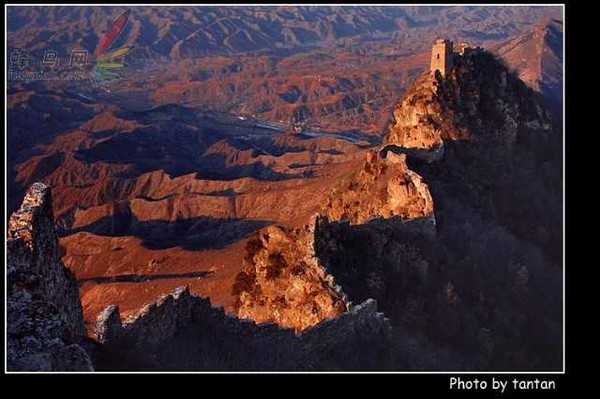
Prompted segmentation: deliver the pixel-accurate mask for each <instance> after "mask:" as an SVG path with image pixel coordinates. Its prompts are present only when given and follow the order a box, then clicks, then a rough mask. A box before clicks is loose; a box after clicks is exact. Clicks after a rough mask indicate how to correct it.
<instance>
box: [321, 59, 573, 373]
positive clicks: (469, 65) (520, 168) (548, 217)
mask: <svg viewBox="0 0 600 399" xmlns="http://www.w3.org/2000/svg"><path fill="white" fill-rule="evenodd" d="M394 115H395V119H394V120H393V121H392V123H391V124H390V126H389V128H388V129H387V131H386V137H385V140H384V143H383V146H382V149H381V151H380V152H379V156H380V158H383V157H388V156H390V155H392V156H402V157H404V156H406V163H407V167H408V168H410V169H411V170H412V171H414V172H413V173H418V175H419V176H422V179H423V181H424V182H426V184H427V187H428V190H429V192H430V195H431V198H432V203H433V204H434V209H433V210H434V211H435V222H436V223H435V229H434V231H435V235H432V234H427V230H423V229H419V228H416V229H409V228H407V227H410V226H412V225H413V224H414V223H415V222H419V221H420V219H419V218H417V219H413V220H410V221H409V222H408V223H403V224H401V225H399V224H397V223H393V219H384V220H383V221H382V222H379V223H375V222H374V221H368V222H366V223H363V224H352V223H343V222H339V221H337V220H329V219H327V218H321V219H320V220H319V223H318V224H317V229H316V233H315V253H316V256H317V257H318V259H319V261H320V263H321V265H322V267H324V268H325V269H326V270H327V272H328V273H330V274H331V275H333V276H334V277H335V279H336V281H337V283H338V284H340V285H341V286H342V287H344V292H345V293H346V294H347V295H348V297H350V298H352V299H353V300H355V301H361V300H364V299H366V298H374V299H376V300H377V302H378V304H379V306H380V308H381V309H382V310H383V312H384V313H385V314H386V316H387V317H389V318H390V321H391V323H392V325H393V326H394V331H395V333H396V334H399V333H400V332H402V333H404V332H408V334H409V335H410V334H413V335H412V336H413V337H417V339H418V340H424V341H426V342H428V344H427V345H426V346H429V347H433V348H437V349H434V353H438V354H439V353H443V352H444V351H445V350H450V351H453V352H454V355H453V356H452V360H451V361H450V362H449V363H447V366H448V367H447V369H452V368H455V367H458V368H461V369H479V370H481V369H494V370H498V369H530V370H536V369H538V370H539V369H545V370H548V369H559V368H560V367H561V360H562V359H561V348H560V345H558V344H559V343H560V342H561V335H562V332H561V326H562V319H561V313H560V309H561V307H562V302H561V299H560V295H558V293H560V292H561V284H562V277H561V260H562V252H561V248H562V245H561V241H562V232H561V218H560V215H561V214H562V200H561V190H562V181H561V177H562V175H561V170H562V161H561V151H562V146H561V134H560V131H559V129H558V128H556V127H555V126H553V125H552V123H551V119H550V116H549V113H548V111H547V110H546V108H545V107H544V104H543V101H542V99H541V96H540V95H539V93H536V92H534V91H533V90H532V89H531V88H529V87H527V86H526V85H525V84H524V83H523V82H522V81H521V80H520V79H519V78H518V77H517V76H516V75H515V74H513V73H511V72H510V71H509V70H508V69H507V68H506V66H505V65H504V64H503V63H502V62H501V61H500V60H498V59H496V58H495V57H494V56H493V55H492V54H490V53H488V52H487V51H485V50H482V49H470V50H468V51H466V52H465V54H464V55H458V54H456V55H455V60H454V67H453V68H452V69H451V70H450V71H448V72H447V74H446V76H445V77H444V76H441V75H440V74H439V73H438V74H437V75H432V74H429V73H427V74H424V75H423V76H421V77H420V78H419V79H417V80H416V81H415V84H414V86H413V87H412V88H411V89H410V90H409V91H408V92H407V93H406V96H405V97H404V98H403V99H401V100H400V102H399V103H398V104H397V106H396V109H395V111H394ZM442 149H443V151H442ZM396 154H400V155H396ZM342 195H343V194H341V195H338V197H340V196H342ZM352 209H356V208H352ZM549 292H554V293H557V295H552V296H549V295H548V293H549ZM396 337H397V336H396ZM421 342H423V341H421ZM423 350H424V349H423V347H421V348H420V349H419V351H418V352H419V353H423ZM403 360H404V359H402V358H401V357H397V358H395V361H396V362H397V364H401V363H402V362H403Z"/></svg>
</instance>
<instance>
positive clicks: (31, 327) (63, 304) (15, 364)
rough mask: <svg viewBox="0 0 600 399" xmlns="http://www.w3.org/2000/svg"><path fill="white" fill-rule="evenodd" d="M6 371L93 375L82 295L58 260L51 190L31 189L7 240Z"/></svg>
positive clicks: (12, 221) (11, 223)
mask: <svg viewBox="0 0 600 399" xmlns="http://www.w3.org/2000/svg"><path fill="white" fill-rule="evenodd" d="M7 252H8V253H7V258H8V262H7V265H6V268H7V271H6V272H7V281H8V287H7V292H8V298H7V315H8V316H7V317H8V319H7V326H8V332H7V335H8V340H7V349H8V360H7V363H8V369H9V370H12V371H21V370H29V371H32V370H35V371H58V370H70V371H92V370H93V366H92V363H91V361H90V359H89V357H88V355H87V354H86V352H85V350H84V349H83V348H82V347H81V346H80V345H79V344H78V343H79V342H80V341H81V340H82V339H83V337H84V335H85V329H84V322H83V314H82V310H81V303H80V301H79V290H78V287H77V282H76V281H75V278H74V277H73V274H72V273H71V272H70V271H69V270H68V269H67V268H66V267H65V266H64V265H63V263H62V262H61V261H60V258H59V253H58V241H57V236H56V232H55V231H54V221H53V218H52V197H51V194H50V188H49V187H47V186H46V185H44V184H42V183H36V184H33V185H32V186H31V188H30V189H29V191H28V192H27V194H26V195H25V199H24V200H23V204H22V205H21V207H20V209H19V210H18V211H17V212H15V213H13V214H12V216H11V217H10V220H9V224H8V236H7Z"/></svg>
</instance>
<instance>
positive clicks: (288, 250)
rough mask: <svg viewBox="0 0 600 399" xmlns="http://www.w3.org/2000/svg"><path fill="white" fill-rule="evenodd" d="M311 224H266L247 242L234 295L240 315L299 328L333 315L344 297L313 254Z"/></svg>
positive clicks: (340, 309) (343, 306)
mask: <svg viewBox="0 0 600 399" xmlns="http://www.w3.org/2000/svg"><path fill="white" fill-rule="evenodd" d="M313 240H314V228H313V227H311V225H309V226H307V227H305V228H301V229H296V230H286V229H283V228H280V227H276V226H271V227H268V228H266V229H264V230H262V231H261V232H259V233H258V234H256V235H255V236H254V237H253V238H251V239H250V240H249V241H248V244H247V247H246V258H245V260H244V263H245V264H244V268H243V270H242V272H241V273H240V274H239V275H238V277H237V279H236V284H235V286H234V288H233V289H234V294H237V295H239V297H238V303H237V309H238V316H239V317H241V318H249V319H253V320H255V321H257V322H275V323H277V324H279V325H280V326H284V327H288V328H294V329H296V330H304V329H306V328H308V327H311V326H313V325H315V324H317V323H319V322H320V321H322V320H324V319H331V318H335V317H337V316H339V315H340V314H341V313H342V312H344V311H345V309H346V301H345V298H344V295H343V294H342V293H341V290H340V288H339V287H335V285H334V281H333V277H332V276H330V275H328V274H327V273H326V272H325V270H324V269H323V268H322V267H321V265H320V264H319V262H318V260H317V259H316V257H315V255H314V249H313V248H314V244H313Z"/></svg>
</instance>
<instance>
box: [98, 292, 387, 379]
mask: <svg viewBox="0 0 600 399" xmlns="http://www.w3.org/2000/svg"><path fill="white" fill-rule="evenodd" d="M97 331H98V339H99V340H100V341H101V342H102V344H103V351H104V353H103V354H102V356H101V359H102V360H101V361H100V362H99V364H98V367H99V368H100V369H103V368H104V367H109V368H114V367H118V368H120V369H125V370H127V369H134V370H153V369H160V370H362V369H385V368H386V367H389V366H390V357H389V347H388V346H389V339H390V333H391V328H390V325H389V321H388V320H387V319H386V318H385V317H384V316H383V314H382V313H378V312H377V304H376V302H375V301H374V300H368V301H365V302H364V303H362V304H361V305H359V306H355V307H354V308H352V310H349V311H347V312H344V313H342V314H341V315H339V317H336V318H333V319H329V320H326V321H323V322H321V323H319V324H317V325H316V326H313V327H311V328H308V329H307V330H305V331H304V332H302V333H300V334H296V333H295V332H294V331H293V330H291V329H285V328H281V327H279V326H277V325H275V324H257V323H255V322H254V321H251V320H243V319H238V318H236V317H233V316H229V315H227V314H226V313H225V312H224V311H223V309H222V308H218V307H213V306H212V305H211V303H210V301H209V300H208V299H206V298H202V297H198V296H194V295H191V294H190V292H189V290H188V289H187V288H183V287H182V288H178V289H177V290H175V291H174V292H173V293H171V294H169V295H166V296H164V297H162V298H161V299H160V300H159V301H157V302H156V303H153V304H150V305H148V306H146V307H145V308H143V309H142V310H141V311H140V312H139V313H138V314H137V315H134V316H132V317H130V318H128V319H127V320H124V321H122V322H121V320H120V317H119V313H118V308H116V307H109V308H107V309H106V311H105V312H103V313H101V315H100V316H99V317H98V323H97Z"/></svg>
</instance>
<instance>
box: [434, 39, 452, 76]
mask: <svg viewBox="0 0 600 399" xmlns="http://www.w3.org/2000/svg"><path fill="white" fill-rule="evenodd" d="M453 54H454V53H453V51H452V41H450V40H444V39H437V40H436V41H435V42H434V43H433V48H432V49H431V73H435V71H436V70H437V71H440V73H441V74H442V76H445V75H446V72H448V71H450V69H451V68H452V61H453V60H452V57H453Z"/></svg>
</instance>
